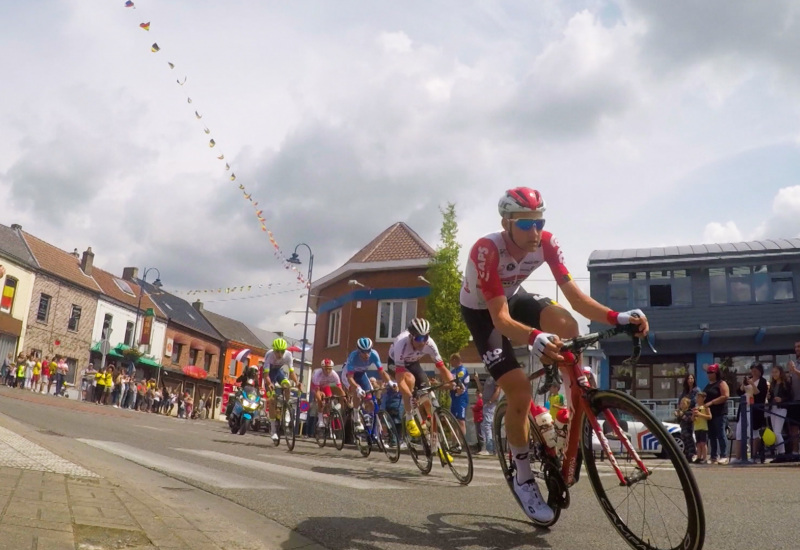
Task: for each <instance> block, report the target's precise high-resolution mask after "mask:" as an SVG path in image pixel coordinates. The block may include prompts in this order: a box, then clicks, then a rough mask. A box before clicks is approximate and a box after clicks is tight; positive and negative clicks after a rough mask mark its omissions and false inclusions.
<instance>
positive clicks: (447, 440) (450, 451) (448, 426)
mask: <svg viewBox="0 0 800 550" xmlns="http://www.w3.org/2000/svg"><path fill="white" fill-rule="evenodd" d="M435 414H436V421H437V423H438V424H439V426H438V427H439V448H440V449H441V451H442V452H443V453H444V457H445V462H446V463H447V465H448V466H449V467H450V471H451V472H453V475H454V476H456V479H457V480H458V482H459V483H461V485H469V483H470V481H472V474H473V466H472V452H471V451H470V450H469V445H468V444H467V439H466V438H465V437H464V434H463V433H461V426H459V424H458V420H456V417H455V416H453V413H451V412H450V411H448V410H447V409H437V410H436V413H435Z"/></svg>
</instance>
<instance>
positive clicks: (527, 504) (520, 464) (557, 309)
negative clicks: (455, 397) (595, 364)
mask: <svg viewBox="0 0 800 550" xmlns="http://www.w3.org/2000/svg"><path fill="white" fill-rule="evenodd" d="M498 210H499V212H500V215H501V216H502V227H503V231H501V232H497V233H492V234H489V235H486V236H484V237H481V238H480V239H478V242H476V243H475V245H474V246H473V247H472V249H471V250H470V254H469V260H468V261H467V267H466V270H465V273H464V280H463V285H462V288H461V297H460V301H461V313H462V315H463V317H464V321H465V323H466V324H467V328H469V331H470V333H471V334H472V338H473V341H474V342H475V347H476V348H477V349H478V353H479V354H480V355H481V357H482V358H483V362H484V364H485V365H486V368H487V369H488V370H489V373H490V374H491V375H492V377H493V378H494V379H495V380H497V383H498V384H499V385H500V387H501V388H502V389H503V391H504V392H505V394H506V399H507V400H508V409H507V412H506V417H505V421H506V436H507V438H508V444H509V448H510V450H511V451H512V454H513V455H514V463H515V465H516V471H517V474H516V478H515V480H514V494H515V496H516V497H517V500H518V501H519V503H520V505H521V506H522V509H523V510H524V511H525V513H526V514H527V515H528V516H529V517H531V518H533V519H536V520H538V521H542V522H548V521H551V520H552V518H553V511H552V509H551V508H550V507H549V506H548V505H547V503H546V502H544V500H543V499H542V495H541V492H540V490H539V487H538V486H537V485H536V482H535V480H534V478H533V474H532V473H531V468H530V460H529V457H528V422H527V415H528V408H529V405H530V401H531V387H530V383H529V382H528V379H527V377H526V375H525V372H524V371H523V370H522V368H521V367H520V364H519V363H518V362H517V360H516V358H515V356H514V350H513V348H512V344H511V341H512V340H513V341H514V342H516V343H517V344H523V343H526V344H528V345H529V346H531V348H532V349H533V351H534V353H535V354H536V355H537V357H539V358H542V359H544V361H545V362H553V361H560V360H563V357H562V356H561V355H560V354H559V350H560V349H561V338H574V337H575V336H578V333H579V329H578V323H577V322H576V321H575V319H574V318H573V317H572V315H570V313H569V312H568V311H567V310H566V309H564V308H563V307H561V306H559V305H558V304H557V303H555V302H554V301H553V300H551V299H549V298H544V297H540V296H536V295H532V294H528V293H527V292H525V290H524V289H521V288H520V284H521V283H522V282H523V281H524V280H525V279H526V278H528V276H529V275H530V274H531V273H532V272H533V271H534V270H535V269H536V268H538V267H540V266H541V265H542V264H544V263H547V265H548V266H549V267H550V271H551V272H552V273H553V277H554V278H555V280H556V283H557V284H558V285H559V288H560V289H561V291H562V292H563V294H564V296H565V297H566V299H567V301H569V303H570V305H571V306H572V308H573V309H574V310H575V311H577V312H578V313H580V314H581V315H583V316H584V317H586V318H587V319H589V320H591V321H595V322H598V323H608V324H611V325H628V324H633V325H636V326H637V328H638V329H639V331H638V334H637V335H638V336H644V335H646V334H647V332H648V328H649V327H648V323H647V318H646V317H645V315H644V314H643V313H642V312H641V310H638V309H634V310H630V311H627V312H624V313H618V312H616V311H612V310H611V309H609V308H607V307H606V306H604V305H602V304H600V303H598V302H597V301H595V300H594V299H593V298H592V297H591V296H589V295H587V294H586V293H584V292H583V291H582V290H581V289H580V287H578V285H577V284H576V283H575V282H574V281H573V280H572V276H571V275H570V273H569V270H568V269H567V267H566V266H565V265H564V255H563V253H562V252H561V249H560V248H559V246H558V241H557V240H556V238H555V237H554V236H553V235H552V234H551V233H549V232H548V231H544V224H545V220H544V217H543V214H544V210H545V204H544V199H542V196H541V194H540V193H539V192H538V191H535V190H533V189H529V188H527V187H518V188H516V189H509V190H508V191H506V192H505V194H504V195H503V197H502V198H501V199H500V201H499V203H498ZM567 394H569V392H567Z"/></svg>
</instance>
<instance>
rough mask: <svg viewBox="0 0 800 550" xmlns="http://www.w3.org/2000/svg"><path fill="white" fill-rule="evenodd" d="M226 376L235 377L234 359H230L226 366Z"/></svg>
mask: <svg viewBox="0 0 800 550" xmlns="http://www.w3.org/2000/svg"><path fill="white" fill-rule="evenodd" d="M228 376H236V359H231V362H230V364H229V365H228Z"/></svg>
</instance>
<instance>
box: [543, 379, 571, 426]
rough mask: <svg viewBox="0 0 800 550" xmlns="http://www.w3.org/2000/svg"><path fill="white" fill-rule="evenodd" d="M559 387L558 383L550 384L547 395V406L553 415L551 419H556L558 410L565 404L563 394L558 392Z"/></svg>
mask: <svg viewBox="0 0 800 550" xmlns="http://www.w3.org/2000/svg"><path fill="white" fill-rule="evenodd" d="M560 389H561V386H559V385H558V384H551V385H550V394H549V395H548V396H547V403H548V408H549V409H550V416H552V417H553V420H555V419H556V415H557V414H558V411H560V410H561V409H563V408H564V407H566V406H567V405H566V402H565V401H564V396H563V395H561V394H560V393H558V390H560Z"/></svg>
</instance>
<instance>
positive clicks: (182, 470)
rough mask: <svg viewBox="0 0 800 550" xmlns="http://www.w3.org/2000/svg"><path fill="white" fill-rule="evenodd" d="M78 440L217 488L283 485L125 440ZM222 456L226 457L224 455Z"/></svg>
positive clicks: (267, 487)
mask: <svg viewBox="0 0 800 550" xmlns="http://www.w3.org/2000/svg"><path fill="white" fill-rule="evenodd" d="M78 441H80V442H82V443H86V444H87V445H90V446H92V447H94V448H96V449H101V450H103V451H106V452H109V453H111V454H114V455H117V456H119V457H122V458H125V459H127V460H130V461H131V462H135V463H136V464H139V465H141V466H144V467H145V468H150V469H151V470H157V471H160V472H163V473H166V474H174V475H179V476H183V477H187V478H189V479H193V480H196V481H199V482H201V483H204V484H206V485H211V486H213V487H218V488H220V489H284V487H282V486H280V485H275V484H272V483H263V482H259V481H254V480H253V479H251V478H247V477H244V476H239V475H236V474H224V473H221V472H220V471H219V470H214V469H211V468H205V467H203V466H197V465H194V464H190V463H189V462H187V461H186V460H179V459H176V458H171V457H168V456H164V455H160V454H156V453H151V452H148V451H142V450H140V449H137V448H135V447H131V446H129V445H125V444H124V443H117V442H114V441H98V440H96V439H78ZM223 456H226V457H227V455H223ZM232 458H234V457H228V458H227V459H232ZM227 459H226V460H227Z"/></svg>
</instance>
